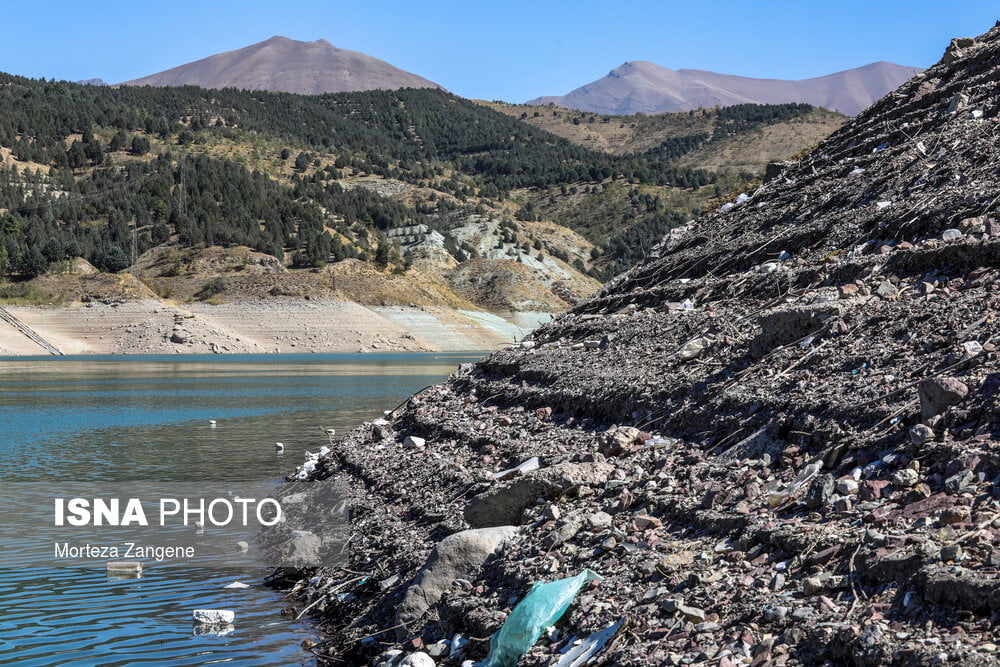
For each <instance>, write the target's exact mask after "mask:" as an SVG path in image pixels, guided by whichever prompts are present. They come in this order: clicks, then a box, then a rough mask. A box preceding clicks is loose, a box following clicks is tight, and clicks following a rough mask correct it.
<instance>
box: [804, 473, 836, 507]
mask: <svg viewBox="0 0 1000 667" xmlns="http://www.w3.org/2000/svg"><path fill="white" fill-rule="evenodd" d="M835 485H836V483H835V482H834V479H833V475H830V474H825V475H820V476H819V477H817V478H816V479H814V480H813V481H812V484H810V485H809V492H808V493H807V494H806V505H807V506H808V507H810V508H812V509H816V508H818V507H823V506H824V505H826V504H827V503H828V502H830V498H832V497H833V491H834V486H835Z"/></svg>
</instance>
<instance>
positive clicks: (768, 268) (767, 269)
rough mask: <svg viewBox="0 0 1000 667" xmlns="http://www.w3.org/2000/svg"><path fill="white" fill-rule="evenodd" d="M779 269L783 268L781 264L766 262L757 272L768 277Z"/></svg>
mask: <svg viewBox="0 0 1000 667" xmlns="http://www.w3.org/2000/svg"><path fill="white" fill-rule="evenodd" d="M779 268H781V264H779V263H778V262H764V263H763V264H761V265H760V268H759V269H757V270H758V271H760V272H761V273H763V274H765V275H767V274H771V273H774V272H775V271H777V270H778V269H779Z"/></svg>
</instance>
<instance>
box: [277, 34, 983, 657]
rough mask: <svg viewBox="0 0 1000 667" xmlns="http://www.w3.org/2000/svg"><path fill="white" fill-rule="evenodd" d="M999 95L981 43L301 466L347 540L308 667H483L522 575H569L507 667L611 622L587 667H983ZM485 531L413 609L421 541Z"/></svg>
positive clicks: (434, 556) (549, 653) (437, 550)
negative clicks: (343, 500) (577, 579)
mask: <svg viewBox="0 0 1000 667" xmlns="http://www.w3.org/2000/svg"><path fill="white" fill-rule="evenodd" d="M998 82H1000V28H995V29H993V30H991V31H990V32H989V33H987V34H985V35H983V36H982V37H980V38H978V39H976V40H971V39H970V40H958V41H956V42H953V44H952V46H951V47H950V48H949V49H948V52H947V53H946V55H945V58H944V59H943V60H942V62H941V63H939V64H938V65H936V66H935V67H932V68H930V69H929V70H927V71H925V72H924V73H922V74H921V75H919V76H918V77H916V78H914V79H913V80H911V81H909V82H908V83H907V84H905V85H904V86H902V87H901V88H900V89H899V90H897V91H896V92H894V93H892V94H890V95H889V96H887V97H886V98H884V99H883V100H882V101H880V102H878V103H877V104H875V105H874V106H873V107H871V108H870V109H869V110H867V111H866V112H865V113H864V114H862V115H861V116H859V117H858V118H857V119H856V120H854V121H853V122H852V123H850V124H848V125H847V126H845V127H844V128H843V129H842V130H840V131H838V132H837V133H835V134H834V135H833V136H832V137H831V138H830V139H828V140H827V141H825V142H824V143H823V144H822V145H820V147H819V148H818V149H817V150H815V151H814V152H812V153H810V154H809V155H808V156H806V157H805V158H803V159H802V160H800V161H799V162H797V163H795V164H790V165H787V166H786V168H785V169H784V170H783V172H782V173H780V174H772V176H773V178H772V179H771V180H770V181H769V182H768V183H766V184H765V185H764V186H763V187H762V188H761V189H760V190H759V191H757V192H755V193H753V195H752V196H751V197H749V198H748V199H746V200H745V201H741V202H739V203H734V204H733V205H730V206H726V207H724V210H720V211H717V212H715V213H713V214H710V215H708V216H705V217H703V218H702V219H700V220H698V221H697V222H696V223H694V224H693V226H691V227H690V228H689V229H687V230H680V231H678V232H677V233H675V234H673V236H672V237H671V238H670V239H668V240H667V241H665V242H664V244H663V245H662V246H661V247H660V249H659V252H658V258H653V259H651V260H649V261H647V262H645V263H643V264H642V265H640V266H637V267H636V268H634V269H633V270H631V271H629V272H628V273H626V274H624V275H622V276H620V277H619V278H617V279H615V280H613V281H612V282H611V283H609V284H608V285H607V286H606V287H605V288H604V289H603V290H602V291H601V292H600V293H598V294H597V295H596V296H595V297H594V298H592V299H590V300H587V301H585V302H583V303H581V304H580V305H579V306H578V307H577V308H576V309H575V310H574V311H572V312H571V313H569V314H567V315H565V316H563V317H561V318H559V319H557V320H555V321H554V322H553V323H551V324H547V325H545V326H543V327H541V328H540V329H538V330H537V331H536V332H535V333H534V335H533V336H532V339H531V340H529V341H525V342H524V343H522V344H520V345H519V346H517V347H512V348H509V349H507V350H505V351H502V352H499V353H496V354H494V355H492V356H490V357H489V358H487V359H485V360H483V361H482V362H480V363H478V364H476V365H475V366H474V367H467V368H463V369H461V371H460V372H459V373H457V374H456V375H455V376H454V377H453V378H452V379H451V380H450V381H449V382H448V383H447V384H445V385H442V386H439V387H435V388H431V389H429V390H427V391H425V392H423V393H422V394H420V395H418V396H416V397H414V398H412V399H411V400H410V401H409V403H408V404H407V405H405V406H404V407H402V408H400V409H398V410H397V411H396V412H394V413H392V414H390V415H388V417H387V419H386V420H385V421H384V422H371V423H367V424H365V425H362V426H361V427H359V428H358V429H357V430H356V431H354V432H352V433H351V434H349V435H348V436H347V438H346V439H345V440H344V441H343V442H342V443H340V445H339V446H337V447H335V448H334V449H333V451H331V452H329V453H328V454H325V455H324V456H323V457H321V458H320V459H319V460H318V462H317V463H315V464H313V465H314V466H315V468H316V470H315V471H313V472H311V473H308V474H307V476H310V477H314V478H325V477H329V476H335V475H340V476H346V477H347V478H348V479H349V482H350V484H351V486H352V489H353V492H354V494H355V501H354V513H353V531H354V539H355V542H354V545H353V547H354V551H353V554H352V562H351V566H350V570H351V571H345V570H324V571H321V572H319V573H317V574H316V576H315V577H314V578H311V579H309V578H307V579H303V580H302V581H301V582H300V583H299V585H298V586H297V588H296V594H297V595H298V599H299V600H300V607H304V606H305V605H306V604H312V605H314V606H313V607H312V610H313V611H317V612H319V613H320V618H322V619H323V620H324V622H325V623H326V631H327V633H328V640H327V641H326V642H325V643H323V644H321V645H320V646H318V647H317V648H316V651H317V652H318V653H319V654H321V655H324V656H326V657H327V658H328V659H329V660H330V661H331V662H338V661H340V662H343V663H347V664H359V663H360V662H361V661H362V660H370V659H371V658H372V657H373V656H378V655H381V657H380V658H377V659H376V661H375V662H374V663H373V664H383V665H391V664H397V662H394V660H395V661H398V660H399V659H400V656H399V655H396V654H391V653H384V651H387V650H388V651H403V652H406V653H410V654H414V653H417V652H426V653H428V654H437V655H436V658H435V660H436V661H437V662H438V663H439V664H459V663H460V662H461V661H462V660H463V659H481V658H482V657H483V656H485V654H486V652H487V650H488V645H487V640H488V638H489V636H490V635H491V634H492V633H494V632H495V631H496V630H497V629H498V628H500V627H501V625H502V624H503V622H504V621H505V619H506V618H507V615H508V614H509V612H510V610H511V609H512V607H513V606H514V604H515V603H516V602H517V601H518V600H519V599H521V598H522V597H523V596H524V595H525V593H526V592H527V591H528V589H529V588H530V586H531V583H532V582H534V581H536V580H539V579H545V580H551V579H555V578H559V577H565V576H570V575H575V574H577V573H579V572H580V571H582V570H583V569H584V568H590V569H592V570H594V571H596V572H597V573H599V574H600V575H602V576H603V577H604V580H603V581H600V582H597V583H594V584H591V585H590V586H588V587H587V588H586V589H585V590H584V591H582V592H581V594H580V595H579V596H578V597H577V599H576V601H575V603H574V604H573V606H572V607H571V608H570V611H569V613H568V614H567V615H566V616H565V617H564V619H563V620H562V621H561V622H560V623H559V624H558V625H557V630H558V631H557V632H555V633H549V635H548V636H546V637H543V638H542V640H541V641H539V642H538V644H537V645H536V646H535V647H534V648H533V649H532V652H531V653H530V654H529V655H528V656H527V657H526V658H525V659H524V661H523V662H522V663H521V664H533V665H534V664H539V665H540V664H555V663H556V662H557V660H558V659H559V657H560V651H562V650H566V649H568V648H570V647H572V646H573V642H574V640H575V638H581V637H586V636H587V635H589V634H590V633H592V632H594V631H597V630H600V629H602V628H605V627H608V626H610V625H611V624H612V623H615V622H616V621H618V620H619V619H625V621H624V623H625V626H624V627H625V629H623V630H621V631H620V632H619V633H618V634H617V635H616V638H615V641H613V642H609V643H608V644H606V645H605V646H604V649H605V650H604V652H603V653H602V654H600V655H598V656H597V657H596V658H595V661H594V662H593V663H590V664H615V665H649V664H656V665H659V664H665V665H677V664H698V665H709V664H710V665H719V666H722V667H725V666H729V665H733V664H752V665H755V666H759V665H784V664H788V665H792V664H824V663H827V664H830V663H832V664H856V665H881V664H899V665H914V664H941V663H945V662H949V663H952V664H963V665H976V664H982V665H986V664H996V660H997V655H996V653H997V646H996V644H995V643H994V641H993V638H994V636H995V629H996V628H995V624H996V621H997V619H998V618H1000V594H998V593H1000V574H998V569H997V568H998V566H1000V522H998V518H1000V504H998V497H1000V489H998V486H997V483H998V482H1000V456H998V454H1000V447H998V445H997V442H998V440H1000V360H998V354H997V351H996V348H995V345H996V343H997V340H998V338H997V337H998V331H997V316H998V307H1000V282H998V281H997V278H998V273H997V270H998V268H1000V221H998V217H1000V212H998V209H997V204H998V202H1000V179H998V177H997V172H996V164H998V162H1000V144H998V143H997V141H996V139H995V133H996V132H997V129H998V123H1000V118H998V113H1000V83H998ZM534 457H537V461H532V459H533V458H534ZM522 464H526V465H525V466H524V468H522V471H521V472H519V473H518V472H515V473H509V474H505V473H502V472H501V471H504V470H506V469H509V468H511V467H513V466H518V465H522ZM307 467H312V466H307ZM536 467H537V469H535V468H536ZM501 526H512V527H513V533H514V536H513V537H512V538H510V539H509V541H507V542H506V543H505V544H504V546H502V547H500V548H499V550H498V551H497V553H496V554H493V555H490V556H489V557H485V556H484V558H485V561H483V560H480V561H478V563H475V564H474V565H470V566H469V567H468V568H467V571H465V572H463V573H462V574H463V576H452V577H447V579H448V580H449V581H448V583H449V584H450V585H447V586H445V587H444V590H439V591H437V592H435V593H434V594H428V590H429V588H428V587H427V586H429V585H428V582H429V581H431V580H432V579H433V577H430V576H429V575H428V571H429V570H432V569H433V568H434V567H435V563H436V562H439V561H440V560H441V559H442V553H443V552H444V551H445V550H446V548H447V545H444V543H443V539H444V538H445V537H447V536H452V535H455V534H457V533H461V532H462V531H465V530H468V529H473V528H484V527H486V528H489V527H501ZM479 563H482V565H481V566H480V565H479ZM358 573H363V575H364V576H366V577H367V578H366V579H358ZM311 574H312V573H310V575H311ZM358 581H361V582H362V583H360V584H359V583H357V582H358ZM414 586H418V588H416V589H415V588H414ZM415 596H417V597H420V598H421V599H423V600H425V601H426V602H427V604H426V605H414V599H415ZM456 635H458V636H459V637H458V640H457V641H456V640H455V637H456ZM442 642H443V643H442ZM459 646H460V647H461V651H457V652H455V653H452V654H451V657H449V651H450V650H451V648H454V647H459ZM442 647H444V648H442ZM393 655H396V657H393ZM411 660H417V658H411ZM412 664H429V663H412ZM562 664H568V663H562Z"/></svg>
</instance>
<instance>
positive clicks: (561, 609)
mask: <svg viewBox="0 0 1000 667" xmlns="http://www.w3.org/2000/svg"><path fill="white" fill-rule="evenodd" d="M601 578H602V577H601V576H600V575H599V574H597V573H595V572H592V571H591V570H584V571H583V572H581V573H580V574H578V575H576V576H575V577H568V578H566V579H559V580H557V581H551V582H549V583H547V584H543V583H536V584H535V585H534V586H533V587H532V589H531V590H530V591H528V594H527V595H526V596H524V599H523V600H521V601H520V602H518V603H517V606H516V607H514V610H513V611H512V612H510V616H508V617H507V620H506V621H505V622H504V624H503V627H501V628H500V630H498V631H497V633H496V634H494V635H493V638H492V639H491V640H490V654H489V655H488V656H487V657H486V662H485V663H484V665H483V667H515V665H517V661H518V660H520V659H521V656H523V655H524V654H525V653H527V652H528V650H529V649H531V647H532V646H534V645H535V642H536V641H538V638H539V637H541V636H542V633H543V632H544V631H545V628H547V627H549V626H550V625H553V624H554V623H555V622H556V621H558V620H559V619H560V618H562V615H563V614H565V613H566V610H567V609H568V608H569V605H570V603H572V602H573V598H575V597H576V594H577V593H579V592H580V589H581V588H583V586H584V585H586V584H587V583H588V582H591V581H593V580H594V579H601Z"/></svg>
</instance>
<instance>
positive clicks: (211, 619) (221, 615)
mask: <svg viewBox="0 0 1000 667" xmlns="http://www.w3.org/2000/svg"><path fill="white" fill-rule="evenodd" d="M191 617H192V619H193V620H194V622H195V623H203V624H205V625H227V624H229V623H232V622H233V619H235V618H236V613H235V612H233V611H231V610H229V609H195V610H194V611H193V612H192V614H191Z"/></svg>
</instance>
